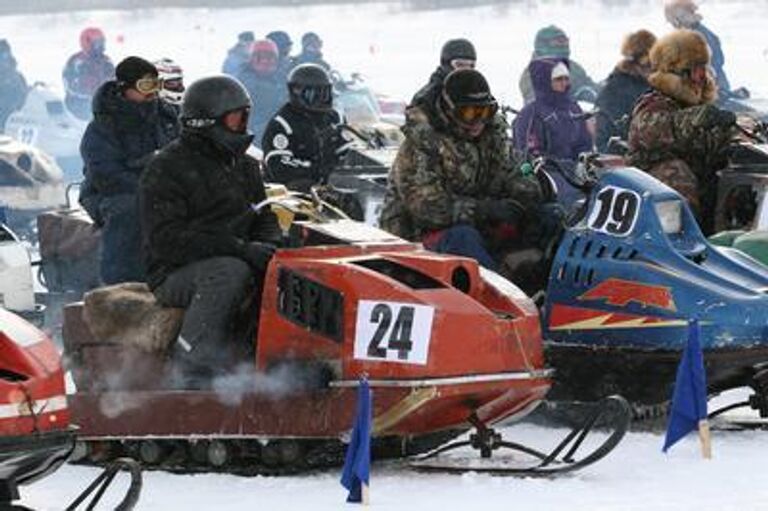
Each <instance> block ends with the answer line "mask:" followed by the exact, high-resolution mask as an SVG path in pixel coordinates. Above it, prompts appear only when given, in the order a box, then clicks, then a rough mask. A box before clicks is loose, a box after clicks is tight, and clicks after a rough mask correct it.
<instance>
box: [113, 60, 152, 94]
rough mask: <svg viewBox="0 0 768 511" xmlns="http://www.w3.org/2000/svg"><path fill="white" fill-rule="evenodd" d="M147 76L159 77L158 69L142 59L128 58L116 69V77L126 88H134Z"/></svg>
mask: <svg viewBox="0 0 768 511" xmlns="http://www.w3.org/2000/svg"><path fill="white" fill-rule="evenodd" d="M147 75H152V76H155V77H157V76H158V74H157V68H156V67H155V65H154V64H152V63H151V62H149V61H146V60H144V59H143V58H141V57H126V58H125V59H123V60H122V61H121V62H120V63H119V64H118V65H117V67H116V68H115V77H116V78H117V81H118V82H119V83H120V84H121V85H122V86H123V87H125V88H131V87H133V86H134V85H136V82H137V81H139V80H141V79H142V78H144V77H145V76H147Z"/></svg>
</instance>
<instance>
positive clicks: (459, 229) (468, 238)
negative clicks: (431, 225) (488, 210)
mask: <svg viewBox="0 0 768 511" xmlns="http://www.w3.org/2000/svg"><path fill="white" fill-rule="evenodd" d="M424 246H425V247H426V248H428V249H429V250H432V251H433V252H439V253H441V254H453V255H458V256H464V257H471V258H472V259H474V260H476V261H477V262H478V263H480V265H481V266H484V267H486V268H488V269H489V270H495V269H496V267H497V264H496V262H495V261H494V260H493V257H491V254H489V253H488V250H486V248H485V243H484V242H483V237H482V236H481V235H480V232H479V231H478V230H477V229H475V228H474V227H472V226H470V225H454V226H453V227H449V228H447V229H443V230H442V231H440V232H439V233H438V235H437V241H434V240H433V239H432V240H429V241H427V242H425V243H424Z"/></svg>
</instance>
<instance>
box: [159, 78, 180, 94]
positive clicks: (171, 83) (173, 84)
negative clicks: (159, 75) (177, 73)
mask: <svg viewBox="0 0 768 511" xmlns="http://www.w3.org/2000/svg"><path fill="white" fill-rule="evenodd" d="M162 82H163V89H165V90H168V91H171V92H184V80H183V79H181V78H173V79H171V80H163V81H162Z"/></svg>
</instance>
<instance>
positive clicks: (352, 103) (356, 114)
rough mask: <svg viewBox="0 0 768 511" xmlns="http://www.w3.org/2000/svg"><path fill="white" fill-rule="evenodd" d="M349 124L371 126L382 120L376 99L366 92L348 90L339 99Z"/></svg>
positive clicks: (340, 107)
mask: <svg viewBox="0 0 768 511" xmlns="http://www.w3.org/2000/svg"><path fill="white" fill-rule="evenodd" d="M337 103H338V107H339V109H340V110H341V111H342V113H343V114H344V117H345V118H346V120H347V122H348V123H349V124H352V125H355V126H371V125H374V124H377V123H378V122H379V121H380V120H381V118H380V117H381V116H380V115H379V110H378V108H377V105H376V103H375V99H373V98H371V96H370V95H369V94H368V93H367V92H366V91H352V90H346V91H344V92H342V93H341V94H340V95H339V97H338V98H337Z"/></svg>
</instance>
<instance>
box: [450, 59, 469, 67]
mask: <svg viewBox="0 0 768 511" xmlns="http://www.w3.org/2000/svg"><path fill="white" fill-rule="evenodd" d="M451 67H452V68H453V69H474V68H475V61H474V60H472V59H453V60H451Z"/></svg>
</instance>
